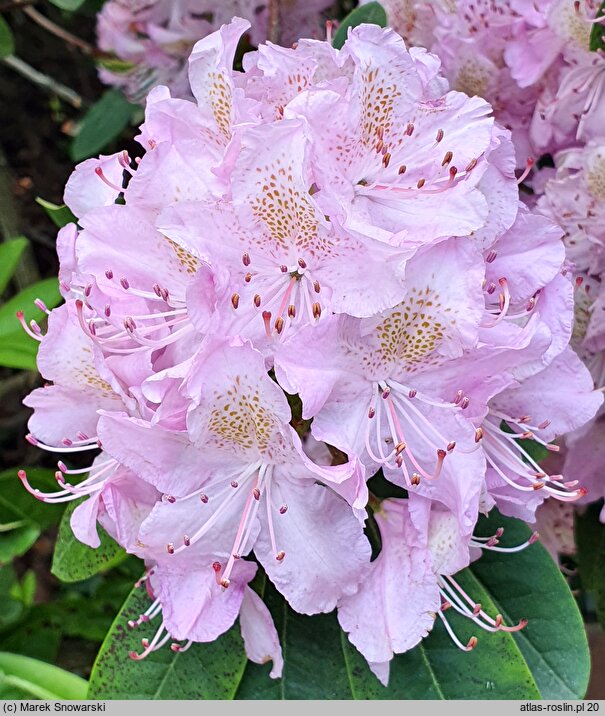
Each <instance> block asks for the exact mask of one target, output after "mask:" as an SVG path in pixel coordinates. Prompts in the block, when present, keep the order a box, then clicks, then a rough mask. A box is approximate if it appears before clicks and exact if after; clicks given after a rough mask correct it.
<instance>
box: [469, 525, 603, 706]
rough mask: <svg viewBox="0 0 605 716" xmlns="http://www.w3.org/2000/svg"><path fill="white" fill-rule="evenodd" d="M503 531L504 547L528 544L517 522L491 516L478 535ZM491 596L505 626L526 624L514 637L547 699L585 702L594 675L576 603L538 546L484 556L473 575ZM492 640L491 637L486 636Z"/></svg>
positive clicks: (525, 530) (523, 527) (527, 531)
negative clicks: (524, 542)
mask: <svg viewBox="0 0 605 716" xmlns="http://www.w3.org/2000/svg"><path fill="white" fill-rule="evenodd" d="M500 526H502V527H504V528H505V532H504V536H503V537H502V539H501V540H500V546H507V545H511V546H512V545H516V544H520V543H522V542H523V541H525V540H526V539H527V538H528V537H529V535H530V534H531V530H530V529H529V528H528V527H527V525H525V524H524V523H522V522H520V521H519V520H513V519H510V518H507V517H502V516H501V515H498V513H497V512H496V511H492V513H490V518H489V519H483V520H480V522H479V524H478V526H477V529H476V530H475V533H476V534H477V535H480V536H481V535H483V536H487V535H491V534H493V533H494V532H495V530H496V529H497V528H498V527H500ZM470 571H471V572H472V575H473V577H474V578H475V579H476V580H477V582H478V583H479V584H480V585H481V586H482V587H483V588H485V589H486V591H488V592H489V594H490V595H491V597H492V599H493V601H494V604H495V605H496V607H497V609H498V611H499V612H501V613H502V615H503V616H504V619H505V621H508V622H509V623H514V622H515V621H517V620H518V619H520V618H525V619H527V620H528V625H527V627H526V628H525V629H523V630H522V631H520V632H517V633H515V634H514V635H513V638H514V639H515V642H516V643H517V645H518V646H519V649H520V650H521V653H522V654H523V656H524V658H525V661H526V662H527V664H528V666H529V668H530V670H531V672H532V674H533V677H534V679H535V681H536V683H537V685H538V688H539V689H540V693H541V694H542V698H544V699H581V698H583V697H584V695H585V693H586V689H587V686H588V678H589V675H590V654H589V651H588V643H587V640H586V633H585V631H584V624H583V622H582V616H581V614H580V611H579V609H578V607H577V605H576V601H575V599H574V597H573V595H572V593H571V591H570V589H569V586H568V585H567V582H566V581H565V579H564V577H563V575H562V574H561V572H560V571H559V569H558V567H557V565H556V564H555V562H554V561H553V560H552V558H551V557H550V555H549V554H548V552H547V551H546V549H544V547H542V545H541V544H540V543H536V544H534V545H532V546H531V547H529V548H527V549H525V550H523V551H521V552H517V553H514V554H506V553H501V552H489V551H485V552H484V554H483V556H482V557H481V559H480V560H478V561H477V562H475V563H474V564H473V565H472V567H471V570H470ZM485 638H489V637H485Z"/></svg>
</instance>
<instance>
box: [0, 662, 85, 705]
mask: <svg viewBox="0 0 605 716" xmlns="http://www.w3.org/2000/svg"><path fill="white" fill-rule="evenodd" d="M86 687H87V684H86V681H84V679H82V678H80V677H79V676H76V675H75V674H71V673H69V672H68V671H65V670H64V669H59V668H58V667H57V666H52V665H51V664H46V663H45V662H43V661H38V660H37V659H31V658H29V657H28V656H22V655H21V654H9V653H7V652H0V695H1V696H2V697H3V698H11V697H7V696H6V695H5V694H6V692H7V691H8V692H10V691H11V689H14V690H16V691H20V692H22V693H23V694H24V695H25V696H22V697H21V698H29V699H50V700H57V699H78V700H79V699H85V698H86ZM12 698H19V697H16V696H13V697H12Z"/></svg>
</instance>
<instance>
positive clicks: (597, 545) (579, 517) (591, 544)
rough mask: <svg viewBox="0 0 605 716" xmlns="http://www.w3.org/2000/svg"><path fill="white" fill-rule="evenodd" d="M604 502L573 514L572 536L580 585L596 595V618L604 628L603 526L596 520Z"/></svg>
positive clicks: (604, 549) (604, 542)
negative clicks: (574, 537) (573, 530)
mask: <svg viewBox="0 0 605 716" xmlns="http://www.w3.org/2000/svg"><path fill="white" fill-rule="evenodd" d="M602 509H603V502H602V501H600V502H597V503H594V504H592V505H588V507H587V508H586V510H585V511H584V512H583V513H581V514H580V513H578V512H576V513H575V536H576V547H577V553H578V567H579V570H580V579H581V580H582V586H583V587H584V588H585V589H586V590H588V591H589V592H592V593H593V594H594V597H595V605H596V610H597V617H598V619H599V622H600V624H601V626H602V627H603V629H605V525H603V524H602V523H601V521H600V519H599V517H600V513H601V510H602Z"/></svg>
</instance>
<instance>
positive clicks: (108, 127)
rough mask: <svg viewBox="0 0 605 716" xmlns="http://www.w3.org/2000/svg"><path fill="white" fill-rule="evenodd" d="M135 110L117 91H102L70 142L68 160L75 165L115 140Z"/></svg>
mask: <svg viewBox="0 0 605 716" xmlns="http://www.w3.org/2000/svg"><path fill="white" fill-rule="evenodd" d="M135 109H136V107H135V106H134V105H132V104H130V102H129V101H128V100H127V99H126V98H125V97H124V95H123V94H122V93H121V92H118V91H117V90H109V91H107V92H105V94H104V95H103V96H102V97H101V99H100V100H98V101H97V102H95V104H93V106H92V107H91V108H90V109H89V110H88V112H86V114H85V115H84V119H83V120H82V124H81V126H80V131H79V132H78V134H77V135H76V136H75V138H74V140H73V142H72V143H71V147H70V155H71V158H72V159H73V160H74V161H75V162H79V161H81V160H82V159H87V158H88V157H91V156H93V155H95V154H98V153H99V152H100V151H101V150H102V149H103V148H104V147H105V146H107V144H109V142H111V141H112V140H113V139H116V138H117V137H119V135H120V134H121V132H122V130H123V129H124V127H126V125H127V124H128V122H129V120H130V118H131V116H132V113H133V111H134V110H135Z"/></svg>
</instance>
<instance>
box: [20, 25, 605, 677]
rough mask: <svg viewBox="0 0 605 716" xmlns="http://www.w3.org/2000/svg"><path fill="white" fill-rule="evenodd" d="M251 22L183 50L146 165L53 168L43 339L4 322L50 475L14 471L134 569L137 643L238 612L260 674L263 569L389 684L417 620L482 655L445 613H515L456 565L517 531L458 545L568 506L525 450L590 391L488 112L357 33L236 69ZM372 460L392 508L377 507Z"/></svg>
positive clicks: (197, 634)
mask: <svg viewBox="0 0 605 716" xmlns="http://www.w3.org/2000/svg"><path fill="white" fill-rule="evenodd" d="M248 28H249V24H248V23H247V22H246V21H244V20H241V19H234V20H233V21H232V22H231V23H230V24H229V25H226V26H223V27H222V28H221V29H220V30H219V31H218V32H217V33H214V34H212V35H210V36H208V37H207V38H205V39H202V40H200V41H199V42H198V43H197V44H196V45H195V47H194V49H193V52H192V54H191V57H190V58H189V81H190V86H191V91H192V94H193V96H194V97H195V102H191V101H187V100H183V99H180V98H173V97H172V96H171V93H170V91H169V90H168V89H167V88H165V87H158V88H156V89H154V90H153V91H152V92H151V93H150V95H149V97H148V100H147V107H146V115H145V121H144V124H143V125H142V127H141V130H140V135H139V137H138V141H139V143H140V145H141V147H142V149H143V152H142V156H140V157H137V158H136V159H134V160H133V159H131V157H129V156H128V154H126V153H125V152H119V153H117V154H115V155H112V156H104V157H101V158H99V159H91V160H88V161H86V162H84V163H83V164H81V165H79V166H78V167H77V168H76V170H75V172H74V174H73V175H72V177H71V178H70V180H69V182H68V184H67V188H66V191H65V200H66V202H67V204H68V206H69V207H70V208H71V209H72V211H73V212H74V214H75V215H76V216H77V217H78V225H77V226H76V225H75V224H70V225H68V226H66V227H64V228H63V229H62V230H61V231H60V233H59V237H58V249H59V255H60V260H61V272H60V281H61V289H62V292H63V295H64V297H65V304H64V305H63V306H62V307H60V308H58V309H56V310H54V311H53V312H52V313H51V314H50V317H49V321H48V332H47V334H46V335H45V336H42V335H41V331H40V329H39V328H38V326H37V325H33V326H27V325H26V326H25V327H26V329H27V330H28V331H29V332H30V333H31V335H32V336H33V337H34V338H37V339H39V340H41V346H40V352H39V367H40V371H41V373H42V375H43V377H44V378H45V379H46V380H47V381H49V382H50V384H49V385H47V386H46V387H43V388H39V389H37V390H35V391H34V392H33V393H32V394H31V395H30V396H29V397H28V398H27V399H26V404H27V405H29V406H30V407H32V408H34V414H33V416H32V418H31V421H30V425H29V428H30V434H29V436H28V439H29V441H30V442H31V443H33V444H35V445H38V446H39V447H41V448H43V449H46V450H49V451H51V452H56V453H60V456H61V461H60V462H59V463H58V471H57V480H58V483H59V486H58V489H57V491H56V492H54V493H50V494H43V493H41V492H39V491H37V490H36V487H35V485H30V483H29V480H28V477H27V475H26V474H25V473H21V479H22V480H23V482H24V484H25V486H26V487H27V489H29V490H31V491H32V492H33V494H34V495H35V496H36V497H38V498H39V499H41V500H45V501H49V502H62V501H69V500H73V499H77V498H85V499H84V500H83V501H82V502H81V503H80V504H79V505H78V507H77V508H76V509H75V511H74V513H73V516H72V522H71V524H72V528H73V531H74V533H75V535H76V536H77V537H78V539H80V540H82V541H83V542H85V543H86V544H89V545H91V546H96V545H98V544H99V537H98V533H97V524H101V525H102V526H103V527H104V528H105V529H106V530H107V531H108V532H109V533H110V534H111V535H112V536H113V537H114V538H115V539H116V540H117V541H118V542H119V543H120V544H121V545H122V546H123V547H124V548H125V549H126V550H127V551H128V552H130V553H133V554H136V555H139V556H140V557H141V558H142V559H143V560H144V561H145V564H146V566H147V572H146V575H145V577H144V581H145V582H146V584H147V587H148V591H149V593H150V594H151V595H152V597H151V599H152V603H151V605H150V607H149V610H148V611H147V612H145V613H144V614H142V615H141V617H140V619H139V620H137V621H136V622H134V621H133V622H132V623H131V626H132V627H133V628H139V629H143V630H144V631H145V635H144V638H143V648H142V650H141V651H140V652H138V653H133V654H132V656H133V658H135V659H140V658H143V657H145V656H146V655H147V654H149V653H150V652H151V651H153V650H155V649H158V648H160V647H161V646H162V645H164V644H165V643H166V642H168V641H170V640H172V648H173V649H174V650H181V649H185V648H188V646H189V645H190V644H191V643H192V642H205V641H211V640H214V639H216V638H217V637H218V636H219V635H220V634H222V633H223V632H225V631H226V630H227V629H229V628H230V627H231V626H232V625H233V623H234V622H235V620H236V618H237V617H238V615H239V618H240V626H241V630H242V635H243V638H244V641H245V644H246V649H247V652H248V655H249V657H250V658H251V659H253V660H256V661H265V660H267V659H272V660H273V671H272V675H273V676H279V675H280V673H281V667H282V655H281V649H280V645H279V640H278V638H277V634H276V632H275V629H274V627H273V623H272V620H271V617H270V614H269V612H268V610H267V608H266V607H265V605H264V604H263V602H262V600H261V599H260V598H259V597H258V595H257V594H256V592H254V591H253V589H252V588H251V587H250V586H249V584H250V582H251V580H252V579H253V577H254V575H255V573H256V572H257V569H258V565H259V564H260V565H261V566H262V567H263V569H264V570H265V572H266V574H267V575H268V577H269V579H270V580H271V581H272V582H273V584H274V585H275V587H276V588H277V589H278V590H279V592H281V594H282V595H283V596H284V597H285V598H286V600H287V601H288V602H289V604H290V605H291V607H292V608H293V609H294V610H296V611H298V612H301V613H303V614H315V613H319V612H330V611H332V610H333V609H335V608H336V609H337V610H338V618H339V620H340V624H341V625H342V628H343V629H344V630H345V631H346V632H347V634H348V635H349V638H350V640H351V642H352V643H353V644H354V645H355V646H356V647H357V648H358V649H359V651H360V652H361V653H362V654H363V655H364V657H365V658H366V659H367V661H368V663H369V664H370V666H371V667H372V669H373V670H374V672H375V673H376V674H377V675H378V677H379V678H380V679H381V680H382V681H383V682H385V683H386V681H387V680H388V673H389V662H390V660H391V659H392V657H393V655H394V654H396V653H401V652H403V651H406V650H408V649H410V648H412V647H413V646H415V645H416V644H417V643H418V642H419V641H420V640H421V639H422V638H423V637H424V636H425V635H426V634H427V633H428V632H429V631H430V630H431V629H432V628H433V625H434V623H435V621H436V620H437V619H438V620H441V621H443V622H444V624H445V628H446V629H447V630H448V631H449V632H450V634H451V636H452V639H453V640H454V642H455V643H456V644H457V645H458V646H460V648H462V649H466V650H468V649H471V648H472V647H473V646H474V644H475V642H476V638H475V637H473V638H472V639H471V640H470V642H468V643H463V642H461V641H460V640H459V638H458V636H457V635H456V633H455V631H454V629H453V628H452V626H451V624H450V623H449V621H448V619H447V610H448V609H450V608H451V609H454V610H455V611H457V612H459V613H461V614H463V615H464V616H466V617H468V619H470V620H472V621H473V622H474V623H475V624H476V625H477V626H478V627H479V626H480V627H482V628H484V629H485V630H487V631H498V630H516V629H519V628H522V626H523V625H524V622H523V615H518V617H519V622H518V623H515V624H506V623H504V621H503V618H502V616H501V615H498V614H489V613H487V612H485V611H484V610H483V609H482V607H481V605H480V604H477V603H476V602H475V601H474V599H473V597H472V595H469V594H467V593H466V592H465V591H464V590H463V589H462V587H461V586H460V585H459V584H458V582H457V581H456V579H455V577H454V575H455V574H456V572H458V571H459V570H460V569H462V568H463V567H465V566H466V565H468V564H469V562H470V560H471V559H474V558H477V557H479V556H480V554H481V552H482V551H483V550H489V549H493V550H500V551H507V550H508V551H510V552H514V551H516V550H518V549H522V548H524V547H525V546H527V543H526V544H525V545H514V544H513V545H511V544H509V543H507V541H506V535H502V531H501V530H498V531H497V532H496V533H495V534H494V535H492V536H491V537H487V538H475V537H474V536H473V532H474V528H475V524H476V522H477V519H478V516H479V514H480V513H487V512H488V511H489V510H490V509H491V508H492V507H493V506H494V505H497V507H498V508H499V509H500V510H501V512H503V513H504V514H507V515H513V516H519V517H522V518H524V519H527V520H530V521H531V520H533V517H534V513H535V510H536V508H537V506H538V505H539V504H541V503H542V502H543V501H544V500H545V499H547V498H548V499H555V500H559V501H563V502H567V501H571V502H573V501H575V500H577V499H578V498H580V497H581V496H582V495H583V494H584V489H583V487H582V485H581V484H579V483H578V481H577V479H576V477H578V478H579V477H581V475H577V476H574V475H570V476H566V477H563V475H561V474H547V473H546V472H544V471H543V470H542V469H541V467H540V466H539V465H538V464H536V462H535V461H534V460H533V459H532V457H531V455H530V454H529V452H528V451H527V449H526V447H525V446H526V442H525V441H526V440H528V439H531V440H534V441H537V442H538V443H540V444H542V445H544V446H546V447H548V448H549V449H552V450H556V449H557V448H556V447H555V446H553V445H551V442H552V441H553V439H554V438H555V437H556V436H558V435H561V434H563V433H566V432H568V431H570V430H574V429H577V428H580V427H581V426H582V425H584V424H585V423H586V422H587V421H589V420H590V419H591V418H593V416H594V415H595V413H596V411H597V410H598V408H599V406H600V405H601V403H602V395H601V393H599V392H595V391H594V390H593V383H592V379H591V376H590V373H589V371H588V370H587V369H586V368H585V367H584V365H583V363H582V362H581V360H580V359H579V358H578V357H577V356H576V354H575V353H574V352H573V350H572V349H571V348H570V347H569V341H570V337H571V333H572V323H573V302H574V297H573V291H574V284H573V280H572V277H571V275H570V271H569V267H568V264H567V263H566V259H565V248H564V244H563V242H562V240H561V235H562V232H561V230H560V229H559V228H558V227H557V225H556V224H555V223H553V221H552V220H551V219H549V218H547V217H546V216H544V215H543V214H540V213H537V212H536V211H534V210H530V209H529V208H528V207H527V206H525V205H524V204H522V203H521V202H520V201H519V191H518V185H517V177H516V176H515V158H514V149H513V144H512V142H511V138H510V133H509V132H508V131H507V130H506V129H503V128H502V127H501V126H499V125H498V124H497V123H496V122H495V120H494V118H493V116H492V111H491V107H490V105H489V104H488V103H487V102H486V101H485V100H483V99H480V98H479V97H469V96H468V95H466V94H463V93H461V92H458V91H455V90H450V89H449V87H448V84H447V81H446V80H445V79H444V78H443V77H442V76H441V75H440V74H439V72H440V65H439V60H438V58H437V57H436V56H435V55H432V54H429V53H428V52H427V51H425V50H423V49H419V48H411V49H409V50H408V49H406V46H405V44H404V42H403V40H402V39H401V38H400V37H399V36H398V35H397V34H396V33H395V32H394V31H392V30H388V29H386V30H383V29H380V28H378V27H375V26H370V25H361V26H359V27H357V28H355V29H354V30H352V31H350V33H349V37H348V40H347V42H346V43H345V45H344V47H343V49H342V50H340V51H337V50H335V49H333V48H332V47H331V45H330V44H329V43H327V42H322V41H315V40H301V41H300V42H298V44H297V45H296V47H295V48H292V49H284V48H281V47H278V46H275V45H272V44H270V43H268V44H266V45H261V46H260V47H259V49H258V51H257V52H252V53H248V54H247V55H245V57H244V62H243V67H244V71H243V72H236V71H233V69H232V67H233V59H234V54H235V50H236V46H237V44H238V41H239V39H240V36H241V35H242V33H245V32H247V31H248ZM76 453H78V454H79V453H87V454H90V455H91V458H90V461H89V462H88V464H87V466H86V467H72V466H71V464H72V462H70V461H73V460H74V458H75V457H76ZM380 470H381V471H382V473H383V475H384V477H385V478H386V480H388V481H390V482H391V483H393V485H396V486H399V487H400V488H404V490H405V491H406V492H405V493H401V494H405V495H406V497H405V498H404V497H401V498H390V499H386V500H382V501H381V500H380V499H379V498H378V497H376V495H374V494H373V493H372V487H371V485H372V484H371V481H370V480H371V478H372V477H373V476H374V475H375V474H376V473H377V472H378V471H380ZM84 475H87V476H86V477H85V479H84V480H83V481H81V482H77V479H78V477H79V476H84ZM368 481H370V483H369V484H368ZM370 513H371V514H372V515H373V518H372V519H374V520H375V522H376V524H377V527H378V530H379V532H380V537H381V545H382V546H381V551H380V553H379V554H378V557H377V558H376V559H375V560H374V561H371V547H370V542H369V540H368V537H367V536H366V534H365V532H364V525H365V523H366V520H367V519H368V518H369V515H370ZM535 539H536V537H535V536H533V537H532V538H531V539H530V540H529V543H531V542H533V541H534V540H535ZM513 558H514V557H513V556H511V559H513ZM152 621H153V622H154V624H155V626H154V627H153V628H152V627H151V626H148V625H147V622H152ZM148 629H149V630H150V631H149V632H147V630H148ZM152 634H154V636H151V635H152Z"/></svg>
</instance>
